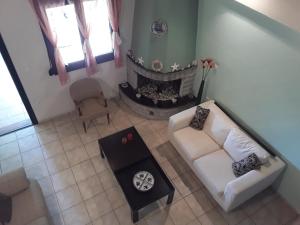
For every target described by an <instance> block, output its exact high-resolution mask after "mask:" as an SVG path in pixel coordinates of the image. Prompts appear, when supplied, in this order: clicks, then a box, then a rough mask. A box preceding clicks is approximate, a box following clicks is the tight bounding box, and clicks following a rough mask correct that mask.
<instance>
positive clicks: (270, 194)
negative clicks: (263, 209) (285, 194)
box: [258, 187, 279, 204]
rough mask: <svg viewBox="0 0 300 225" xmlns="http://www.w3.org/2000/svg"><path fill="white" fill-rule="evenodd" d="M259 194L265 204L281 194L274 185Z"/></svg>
mask: <svg viewBox="0 0 300 225" xmlns="http://www.w3.org/2000/svg"><path fill="white" fill-rule="evenodd" d="M258 196H259V198H260V199H261V202H262V203H263V204H267V203H269V202H270V201H272V200H273V199H275V198H277V197H278V196H279V195H278V193H277V192H276V191H275V190H274V189H273V188H272V187H269V188H267V189H265V190H264V191H262V192H261V193H259V194H258Z"/></svg>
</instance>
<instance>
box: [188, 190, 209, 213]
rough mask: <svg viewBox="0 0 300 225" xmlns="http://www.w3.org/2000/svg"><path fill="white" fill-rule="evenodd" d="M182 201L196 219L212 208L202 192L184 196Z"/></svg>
mask: <svg viewBox="0 0 300 225" xmlns="http://www.w3.org/2000/svg"><path fill="white" fill-rule="evenodd" d="M184 199H185V201H186V202H187V204H188V205H189V206H190V208H191V209H192V211H193V213H194V214H195V215H196V216H197V217H199V216H201V215H203V214H204V213H205V212H207V211H209V210H211V209H212V208H213V205H212V204H211V202H210V200H209V198H208V197H207V196H206V195H205V193H204V192H203V191H202V190H198V191H196V192H194V193H192V194H190V195H188V196H186V197H185V198H184Z"/></svg>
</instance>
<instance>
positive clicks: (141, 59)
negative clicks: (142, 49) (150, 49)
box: [137, 57, 144, 65]
mask: <svg viewBox="0 0 300 225" xmlns="http://www.w3.org/2000/svg"><path fill="white" fill-rule="evenodd" d="M137 60H138V64H140V65H144V59H143V57H139V58H138V59H137Z"/></svg>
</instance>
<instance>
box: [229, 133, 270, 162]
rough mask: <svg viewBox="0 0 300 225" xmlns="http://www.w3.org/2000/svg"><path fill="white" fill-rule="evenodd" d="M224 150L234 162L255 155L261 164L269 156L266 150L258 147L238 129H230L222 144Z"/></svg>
mask: <svg viewBox="0 0 300 225" xmlns="http://www.w3.org/2000/svg"><path fill="white" fill-rule="evenodd" d="M224 149H225V150H226V151H227V152H228V154H229V155H230V156H231V158H233V160H234V161H236V162H238V161H240V160H242V159H244V158H246V157H247V156H249V155H250V154H252V153H255V154H256V155H257V156H258V158H259V160H260V161H261V162H262V163H266V162H267V161H268V158H269V157H270V154H269V153H268V152H267V151H266V150H264V149H263V148H262V147H260V146H259V145H258V144H257V143H256V142H255V141H254V140H252V139H251V138H250V137H249V136H248V135H246V134H245V133H244V132H242V131H241V130H240V129H232V130H231V131H230V132H229V134H228V137H227V138H226V141H225V143H224Z"/></svg>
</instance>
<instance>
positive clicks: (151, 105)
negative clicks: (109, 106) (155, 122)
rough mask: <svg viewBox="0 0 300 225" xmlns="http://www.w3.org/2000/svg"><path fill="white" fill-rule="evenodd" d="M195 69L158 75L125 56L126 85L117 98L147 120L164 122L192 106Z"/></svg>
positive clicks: (122, 87)
mask: <svg viewBox="0 0 300 225" xmlns="http://www.w3.org/2000/svg"><path fill="white" fill-rule="evenodd" d="M196 70H197V67H196V66H192V67H190V68H187V69H184V70H179V71H176V72H168V73H161V72H155V71H152V70H149V69H146V68H144V67H143V66H141V65H139V64H137V63H136V62H135V61H133V60H132V59H131V58H130V57H127V82H126V83H123V84H120V96H121V98H122V100H123V101H124V102H125V103H126V104H128V105H129V106H130V108H131V109H132V110H134V111H135V112H137V113H139V114H141V115H143V116H144V117H146V118H150V119H167V118H169V117H170V116H172V115H173V114H176V113H178V112H180V111H182V110H184V109H187V108H189V107H191V106H193V105H194V101H195V97H194V96H193V94H192V90H193V82H194V77H195V75H196Z"/></svg>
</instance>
